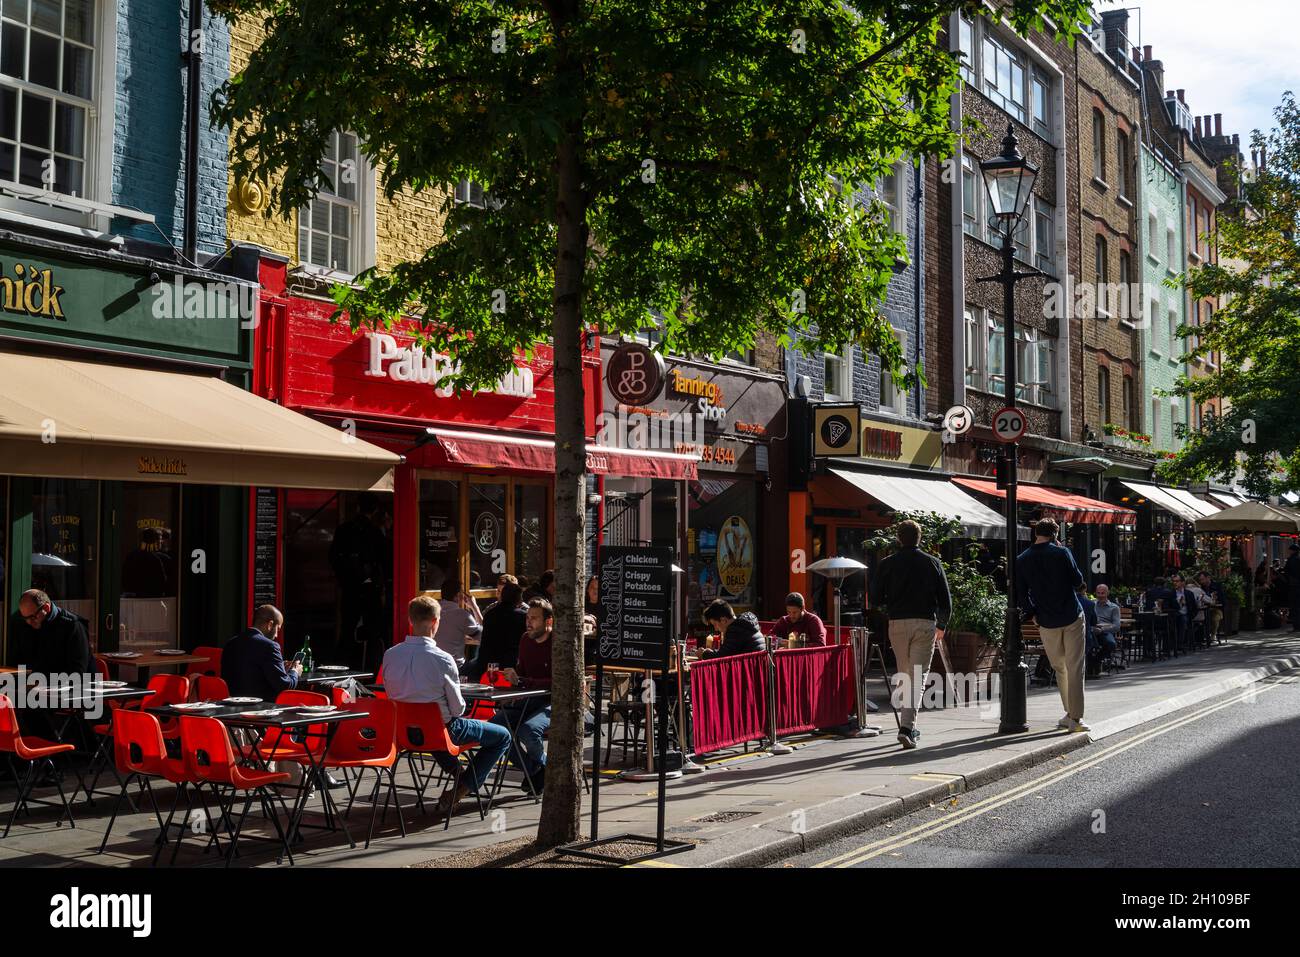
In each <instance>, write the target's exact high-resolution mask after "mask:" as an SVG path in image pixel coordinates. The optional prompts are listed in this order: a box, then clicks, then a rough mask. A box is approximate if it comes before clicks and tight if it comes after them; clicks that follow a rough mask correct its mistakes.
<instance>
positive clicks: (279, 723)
mask: <svg viewBox="0 0 1300 957" xmlns="http://www.w3.org/2000/svg"><path fill="white" fill-rule="evenodd" d="M145 710H146V711H148V712H149V713H150V714H152V715H155V716H157V717H160V718H163V717H166V718H179V717H181V716H183V715H189V716H191V717H200V718H216V719H217V720H218V721H220V722H221V723H222V724H224V725H225V726H226V727H227V728H239V729H242V730H245V731H251V732H256V733H257V740H256V741H255V742H254V744H253V758H254V760H255V761H258V762H259V763H260V766H261V767H262V768H266V766H267V762H266V760H265V759H263V758H261V755H260V752H258V750H257V748H258V745H260V744H261V742H262V740H263V739H264V737H265V736H266V732H268V731H275V730H278V731H291V732H293V733H294V734H295V735H301V736H303V737H307V738H311V737H316V738H321V737H322V736H323V741H324V746H323V747H321V748H319V749H315V748H306V749H305V751H306V755H307V759H308V762H309V763H308V765H307V766H306V768H304V771H305V773H304V774H303V781H302V786H301V787H300V788H299V789H298V797H297V798H296V799H295V801H294V806H293V810H292V811H290V812H289V825H288V827H286V828H285V831H284V839H285V845H284V851H283V852H282V853H281V854H280V856H279V857H277V858H276V863H277V864H278V863H280V861H281V860H283V859H284V855H285V853H288V854H289V863H290V864H292V863H293V854H292V852H290V851H289V845H290V844H292V843H294V842H295V841H297V840H300V839H301V829H302V828H303V827H304V826H313V825H304V824H303V815H304V813H305V811H306V809H307V799H308V797H310V793H311V787H310V785H311V783H312V782H315V784H316V786H317V790H318V791H319V792H320V794H321V802H322V805H323V807H324V813H325V824H324V825H315V826H320V827H323V829H325V830H331V831H335V830H338V829H339V828H340V827H341V828H342V830H343V835H344V836H345V837H346V838H347V840H348V845H349V847H351V848H352V849H354V850H355V849H356V846H357V842H356V841H355V840H353V839H352V833H351V832H350V831H349V830H348V826H347V824H346V823H344V821H343V816H342V815H341V814H340V813H339V809H338V805H336V804H335V803H334V798H333V797H331V795H330V789H329V786H328V782H327V780H326V776H325V773H324V768H323V767H322V766H321V764H322V762H323V761H324V759H325V755H326V753H327V752H328V751H329V746H330V742H331V741H333V740H334V735H335V733H336V732H337V731H338V728H339V725H340V724H342V723H343V722H344V721H351V720H353V719H356V718H364V717H366V712H363V711H338V710H336V711H323V712H322V711H305V710H303V708H302V706H295V705H278V704H275V703H274V702H271V701H261V702H258V703H256V704H252V703H245V704H225V703H219V704H217V706H216V707H215V708H203V709H193V708H182V709H180V710H177V709H176V708H175V707H174V706H172V705H164V706H162V707H158V708H146V709H145ZM259 712H264V713H262V714H259ZM318 725H323V726H324V731H323V735H322V732H317V731H314V730H313V727H314V726H318ZM318 750H319V753H317V751H318Z"/></svg>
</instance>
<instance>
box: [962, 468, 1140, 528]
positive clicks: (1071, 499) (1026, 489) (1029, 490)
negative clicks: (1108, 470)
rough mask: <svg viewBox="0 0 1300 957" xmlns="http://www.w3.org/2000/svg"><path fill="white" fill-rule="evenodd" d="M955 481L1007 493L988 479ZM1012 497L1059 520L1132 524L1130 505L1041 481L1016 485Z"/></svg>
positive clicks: (986, 492) (1133, 514) (1003, 495)
mask: <svg viewBox="0 0 1300 957" xmlns="http://www.w3.org/2000/svg"><path fill="white" fill-rule="evenodd" d="M953 481H954V482H956V483H957V484H958V485H961V486H963V487H965V488H968V489H970V490H971V491H973V492H979V493H980V494H981V495H992V496H995V497H997V498H1006V497H1007V493H1006V492H1004V491H1003V490H1002V489H1000V488H998V487H997V483H996V482H994V481H991V480H988V479H970V478H955V479H953ZM1016 498H1017V499H1018V500H1019V501H1020V502H1021V503H1022V504H1032V505H1039V506H1041V507H1042V511H1043V514H1044V515H1047V516H1050V517H1052V518H1054V519H1056V520H1058V521H1061V522H1076V523H1080V524H1086V525H1136V524H1137V512H1135V511H1133V510H1132V509H1131V508H1123V507H1121V506H1119V505H1111V504H1109V503H1108V502H1101V501H1098V500H1097V499H1095V498H1088V497H1087V496H1086V495H1076V494H1075V493H1073V492H1063V491H1061V490H1060V489H1055V488H1048V487H1047V486H1045V485H1026V484H1024V483H1019V484H1017V485H1016Z"/></svg>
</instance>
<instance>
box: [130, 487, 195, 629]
mask: <svg viewBox="0 0 1300 957" xmlns="http://www.w3.org/2000/svg"><path fill="white" fill-rule="evenodd" d="M179 518H180V487H179V486H176V485H144V484H127V485H124V486H123V487H122V507H121V510H120V511H119V512H118V515H117V543H118V563H119V565H118V567H119V568H120V569H121V598H120V602H119V605H118V625H117V630H118V639H117V646H118V648H120V649H121V650H123V651H148V650H149V649H152V648H171V647H174V646H175V645H176V642H177V637H178V635H177V621H178V618H177V613H178V610H179V609H178V601H179V595H180V582H179V578H180V575H179V572H180V567H179V557H178V555H177V546H178V545H179V543H180V535H179V528H178V525H179Z"/></svg>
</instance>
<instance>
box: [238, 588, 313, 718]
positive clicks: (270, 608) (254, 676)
mask: <svg viewBox="0 0 1300 957" xmlns="http://www.w3.org/2000/svg"><path fill="white" fill-rule="evenodd" d="M283 627H284V616H283V615H281V614H280V610H279V609H278V608H276V607H275V606H274V605H262V606H261V607H260V608H258V609H257V611H256V612H254V614H253V627H252V628H245V629H244V630H243V631H242V632H240V633H239V634H238V635H236V636H235V637H234V638H231V639H230V641H228V642H226V647H225V648H223V649H222V651H221V677H222V678H223V679H225V682H226V687H228V688H229V689H230V693H231V694H232V695H239V696H246V697H251V698H261V699H262V700H263V701H274V700H275V699H276V696H277V695H279V693H280V692H281V691H288V690H289V689H290V688H296V687H298V678H299V677H301V675H302V662H300V661H295V662H294V663H293V664H292V665H291V666H290V667H288V668H286V667H285V664H284V655H282V654H281V653H280V646H279V644H277V643H276V640H275V639H276V636H277V635H279V633H280V629H281V628H283Z"/></svg>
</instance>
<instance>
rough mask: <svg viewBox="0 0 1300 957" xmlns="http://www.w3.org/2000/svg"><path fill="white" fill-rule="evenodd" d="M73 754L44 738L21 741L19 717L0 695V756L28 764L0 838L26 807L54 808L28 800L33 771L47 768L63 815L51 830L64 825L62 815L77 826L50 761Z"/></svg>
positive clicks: (61, 745) (60, 777)
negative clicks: (55, 781)
mask: <svg viewBox="0 0 1300 957" xmlns="http://www.w3.org/2000/svg"><path fill="white" fill-rule="evenodd" d="M72 750H73V747H72V745H70V744H56V743H55V742H53V741H46V740H45V739H44V738H34V737H26V738H25V737H23V734H22V732H21V731H19V730H18V714H17V712H16V711H14V705H13V702H12V701H10V700H9V696H8V695H2V694H0V753H6V754H10V755H12V757H11V758H10V759H9V760H10V762H11V763H12V762H13V760H14V759H15V758H17V759H18V760H19V761H26V762H27V773H26V774H24V775H23V777H22V780H21V781H19V782H18V797H17V798H16V799H15V800H14V808H13V810H12V811H11V812H10V813H9V822H8V823H7V824H5V832H4V833H3V834H0V838H5V837H8V836H9V829H10V828H11V827H13V826H14V820H15V819H16V818H17V817H18V813H19V812H20V811H25V810H26V809H27V805H28V804H29V803H30V804H41V805H46V806H48V807H56V806H57V805H55V804H54V802H53V801H43V800H40V799H39V798H34V797H32V796H31V794H32V789H33V788H34V787H35V786H36V769H37V768H38V767H41V766H46V767H48V768H49V771H50V773H51V774H53V775H55V778H56V780H57V783H58V788H59V800H60V801H61V802H63V813H62V814H60V815H59V819H58V820H57V821H55V822H54V826H55V827H59V826H61V825H62V824H63V815H64V814H66V815H67V816H68V824H69V825H70V826H71V827H76V826H77V822H76V821H74V820H73V819H72V807H71V806H70V805H69V804H68V798H67V795H65V794H64V793H63V777H62V775H60V774H59V773H58V769H57V768H55V766H54V760H53V759H54V755H56V754H67V753H68V752H69V751H72ZM73 793H74V794H75V793H76V792H75V791H74V792H73Z"/></svg>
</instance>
